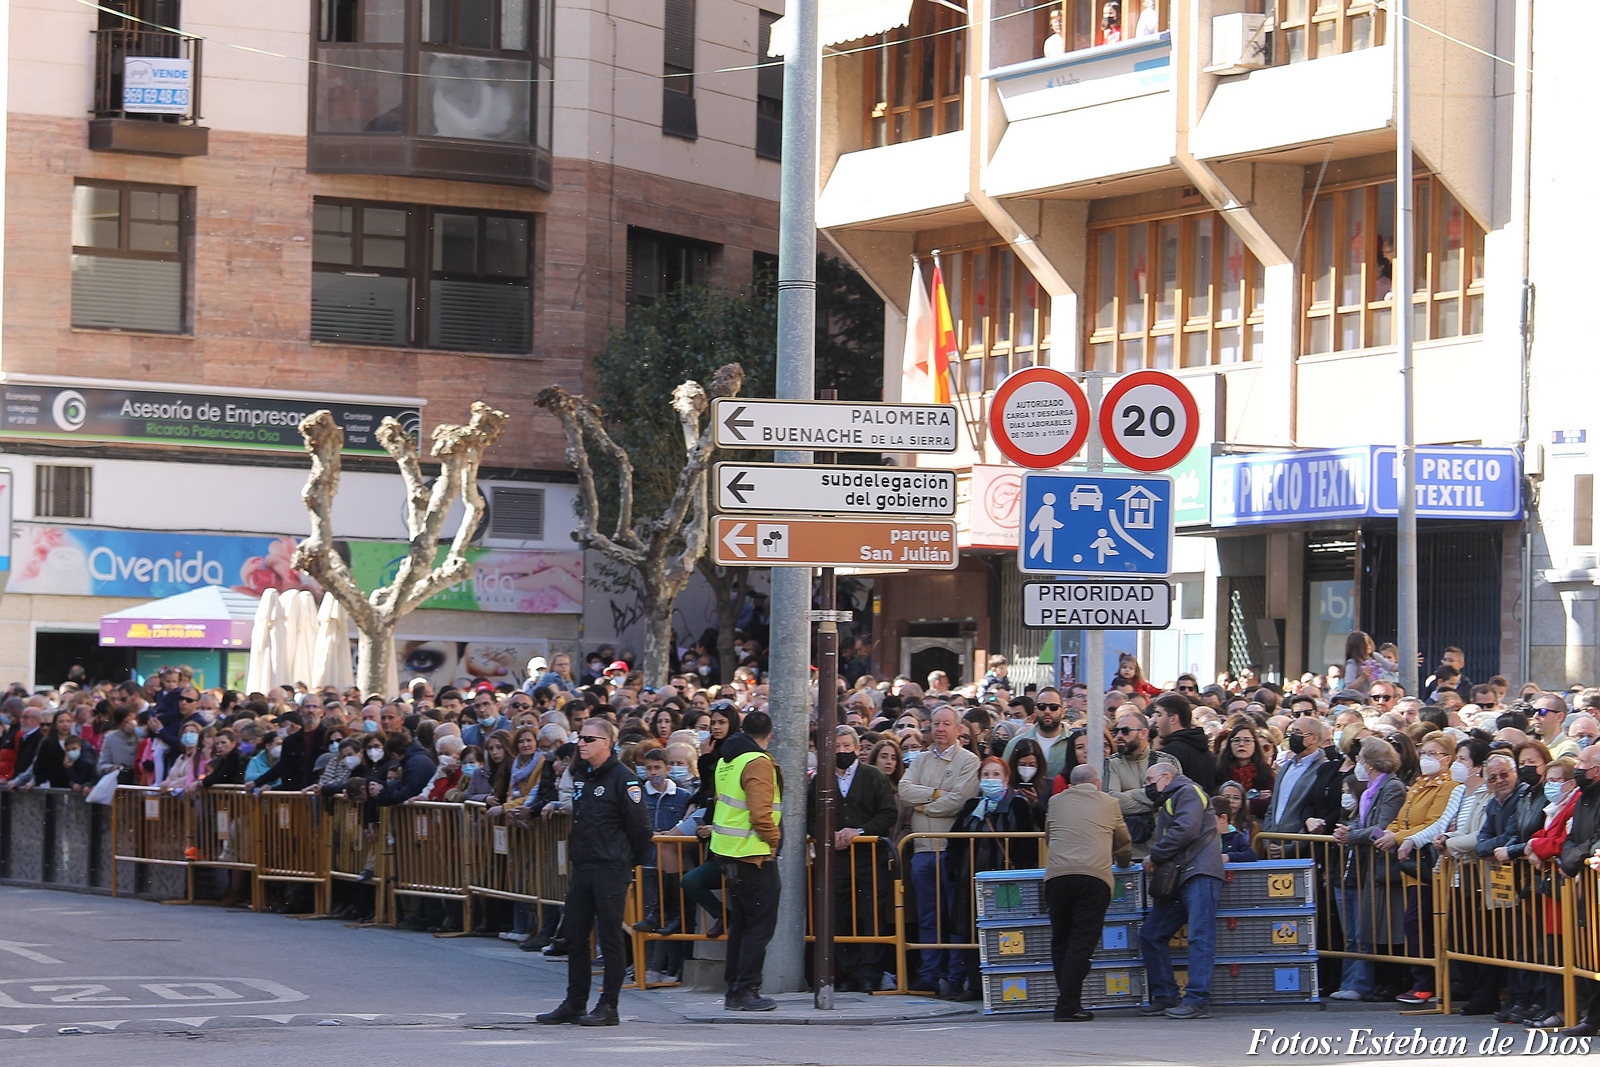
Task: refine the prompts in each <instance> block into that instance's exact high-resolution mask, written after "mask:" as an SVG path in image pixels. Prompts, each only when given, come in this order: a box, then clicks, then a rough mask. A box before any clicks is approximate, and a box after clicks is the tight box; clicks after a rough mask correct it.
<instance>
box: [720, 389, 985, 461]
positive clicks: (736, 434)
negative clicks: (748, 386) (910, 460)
mask: <svg viewBox="0 0 1600 1067" xmlns="http://www.w3.org/2000/svg"><path fill="white" fill-rule="evenodd" d="M711 421H712V423H713V424H714V425H715V427H716V432H715V441H716V445H717V447H718V448H760V449H768V448H792V449H797V450H801V451H804V450H809V449H818V450H823V451H829V452H954V451H955V450H956V427H957V425H958V424H959V422H960V420H959V419H958V418H957V417H956V409H955V405H954V404H868V403H859V404H858V403H851V402H848V401H833V400H745V399H742V398H740V397H732V398H726V397H725V398H723V399H719V400H717V401H715V402H714V403H713V404H712V408H711Z"/></svg>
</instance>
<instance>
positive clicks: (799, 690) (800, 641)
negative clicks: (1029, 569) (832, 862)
mask: <svg viewBox="0 0 1600 1067" xmlns="http://www.w3.org/2000/svg"><path fill="white" fill-rule="evenodd" d="M817 6H818V0H792V2H791V4H790V6H789V9H788V17H789V18H790V19H792V20H794V47H793V48H791V49H790V50H789V54H788V56H787V57H786V58H785V60H784V64H783V146H782V147H783V161H782V175H781V179H780V187H779V194H778V200H779V205H778V396H779V397H780V398H783V399H789V400H810V399H812V398H813V393H814V391H815V389H816V382H815V360H816V312H817V222H816V214H817V96H818V94H817V90H818V82H819V80H820V74H821V63H822V59H821V49H820V48H819V46H818V38H817ZM763 58H764V57H763ZM775 458H776V459H777V461H778V462H779V463H809V462H811V453H810V452H803V451H793V450H787V449H786V450H783V451H780V452H778V453H777V456H776V457H775ZM810 607H811V571H810V569H809V568H803V567H774V568H773V569H772V613H771V633H770V637H769V645H770V647H771V649H772V655H771V657H770V659H769V662H768V668H769V681H770V685H771V688H770V690H769V693H770V698H769V701H768V707H769V709H770V710H771V713H772V723H773V738H772V755H773V758H774V759H776V760H777V763H778V766H779V768H781V769H782V771H783V775H784V781H785V782H787V783H789V786H788V788H787V789H785V790H784V796H783V818H784V821H785V822H786V823H788V824H789V826H790V828H791V832H789V833H786V834H784V835H783V847H782V849H781V850H780V851H779V853H778V871H779V877H780V878H781V879H782V884H783V885H784V886H785V887H786V888H787V889H788V892H786V893H782V894H781V895H780V897H779V902H778V929H777V932H776V934H775V935H774V937H773V939H772V943H771V948H770V950H769V952H768V954H767V961H766V974H765V975H764V976H763V977H764V979H765V984H766V987H767V989H769V990H771V991H775V992H789V991H794V990H801V989H804V988H805V980H806V976H805V934H806V897H805V891H804V888H803V887H804V886H805V884H806V835H805V832H804V830H803V829H802V830H801V831H800V832H798V833H796V832H794V831H793V828H794V827H795V826H799V827H802V828H803V827H804V826H805V820H806V790H805V780H806V733H807V728H808V724H809V720H810V704H811V702H810V700H809V699H808V694H807V687H808V685H809V683H810V680H811V678H810V675H811V671H810V662H809V655H808V651H809V649H810V647H811V645H810V641H809V640H808V638H809V637H810V623H809V621H808V617H807V611H808V610H809V609H810Z"/></svg>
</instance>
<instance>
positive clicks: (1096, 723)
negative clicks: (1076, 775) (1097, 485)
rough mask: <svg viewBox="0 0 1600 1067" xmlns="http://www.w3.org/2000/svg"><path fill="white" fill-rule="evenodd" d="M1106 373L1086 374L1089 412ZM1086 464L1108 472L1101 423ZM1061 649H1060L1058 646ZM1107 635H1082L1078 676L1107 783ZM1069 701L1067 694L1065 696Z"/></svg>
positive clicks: (1093, 751)
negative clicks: (1082, 685) (1081, 681)
mask: <svg viewBox="0 0 1600 1067" xmlns="http://www.w3.org/2000/svg"><path fill="white" fill-rule="evenodd" d="M1104 373H1105V372H1104V371H1088V372H1087V373H1085V374H1084V385H1085V386H1086V387H1087V391H1088V393H1089V410H1090V411H1094V412H1098V411H1099V410H1100V400H1101V397H1102V396H1103V395H1104V392H1105V383H1104V382H1103V381H1102V380H1101V376H1102V375H1103V374H1104ZM1084 461H1085V463H1086V464H1087V465H1088V468H1089V473H1091V474H1099V473H1100V472H1101V471H1103V470H1105V453H1104V451H1103V444H1102V442H1101V440H1100V426H1099V420H1098V419H1091V420H1090V421H1089V444H1088V448H1087V450H1086V451H1085V453H1084ZM1058 647H1059V646H1058ZM1105 658H1106V635H1105V631H1104V630H1095V629H1088V630H1084V631H1083V661H1082V663H1081V664H1080V665H1079V673H1080V674H1082V675H1083V684H1084V686H1085V687H1086V688H1087V689H1088V695H1087V696H1086V697H1085V703H1086V704H1087V706H1088V715H1087V716H1086V717H1085V719H1084V724H1083V731H1084V733H1085V734H1086V735H1087V737H1088V743H1087V745H1086V747H1087V749H1088V753H1089V766H1091V767H1093V768H1094V769H1095V770H1096V771H1097V772H1098V773H1099V775H1100V777H1101V780H1104V779H1105V773H1106V764H1105V760H1106V753H1105V744H1104V743H1103V742H1102V741H1101V738H1102V737H1104V735H1105V718H1106V673H1105ZM1062 699H1063V700H1064V699H1066V694H1064V693H1063V694H1062Z"/></svg>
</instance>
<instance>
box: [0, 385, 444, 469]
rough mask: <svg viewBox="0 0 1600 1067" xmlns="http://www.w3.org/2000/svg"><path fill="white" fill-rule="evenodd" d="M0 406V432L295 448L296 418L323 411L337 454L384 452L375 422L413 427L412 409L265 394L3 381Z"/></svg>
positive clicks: (299, 443)
mask: <svg viewBox="0 0 1600 1067" xmlns="http://www.w3.org/2000/svg"><path fill="white" fill-rule="evenodd" d="M0 392H3V397H4V404H3V407H0V437H25V438H28V439H30V440H38V439H41V438H48V439H56V440H79V441H138V442H141V443H145V444H149V443H159V444H167V445H199V446H204V447H206V448H248V449H257V450H261V449H265V450H269V451H281V452H301V451H304V449H305V442H304V441H303V440H301V437H300V421H301V420H302V419H304V418H305V417H306V416H307V415H310V414H311V413H312V412H314V411H317V410H319V409H321V408H327V409H328V410H329V411H331V412H332V413H333V418H334V421H335V422H337V423H338V424H339V426H340V427H342V428H343V429H344V451H345V452H346V453H347V454H352V455H385V454H386V453H384V451H383V446H382V445H380V444H378V437H377V433H378V425H379V424H380V423H382V422H383V420H384V418H385V417H387V416H393V417H394V418H396V419H399V420H400V424H401V425H402V426H404V427H405V428H406V430H407V432H409V433H410V434H411V435H412V436H413V437H415V436H417V435H418V434H419V433H420V432H421V426H422V416H421V413H420V412H419V410H418V409H417V408H416V407H407V406H403V405H400V404H356V403H345V402H343V401H339V400H326V399H317V398H304V397H286V396H272V395H234V394H231V393H227V394H224V393H210V392H205V391H203V390H189V389H161V388H151V389H142V388H125V389H107V388H100V387H97V386H88V385H78V384H75V383H74V384H70V385H68V384H59V385H58V384H53V383H35V382H27V381H17V380H15V379H8V380H7V381H6V382H5V384H4V386H3V387H0Z"/></svg>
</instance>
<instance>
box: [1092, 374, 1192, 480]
mask: <svg viewBox="0 0 1600 1067" xmlns="http://www.w3.org/2000/svg"><path fill="white" fill-rule="evenodd" d="M1199 433H1200V408H1199V407H1198V406H1197V405H1196V404H1195V402H1194V397H1193V396H1192V395H1191V394H1190V392H1189V389H1188V387H1187V386H1185V385H1184V384H1183V382H1181V381H1179V380H1178V379H1177V378H1175V377H1173V376H1172V375H1170V374H1167V373H1165V372H1163V371H1158V370H1142V371H1135V372H1134V373H1132V374H1127V375H1124V376H1122V377H1121V378H1118V379H1117V381H1116V384H1114V385H1112V386H1111V388H1110V389H1107V390H1106V395H1105V398H1104V399H1103V400H1101V401H1100V440H1101V441H1102V442H1103V443H1104V444H1105V449H1106V451H1107V452H1109V453H1111V456H1112V458H1114V459H1115V460H1116V461H1117V462H1118V463H1120V464H1122V465H1123V466H1124V467H1127V468H1128V469H1129V470H1136V471H1144V472H1146V473H1152V472H1155V471H1164V470H1166V469H1167V468H1168V467H1171V466H1174V465H1176V464H1177V463H1178V462H1180V461H1181V460H1182V459H1183V457H1185V456H1187V455H1188V454H1189V450H1190V449H1191V448H1193V447H1194V442H1195V438H1196V437H1198V436H1199Z"/></svg>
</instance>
